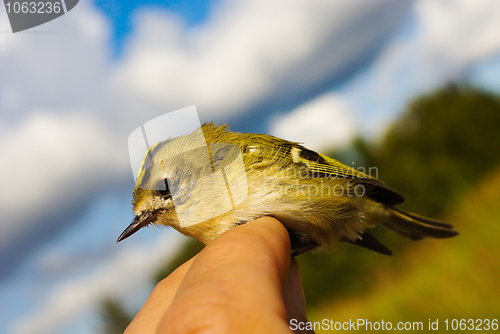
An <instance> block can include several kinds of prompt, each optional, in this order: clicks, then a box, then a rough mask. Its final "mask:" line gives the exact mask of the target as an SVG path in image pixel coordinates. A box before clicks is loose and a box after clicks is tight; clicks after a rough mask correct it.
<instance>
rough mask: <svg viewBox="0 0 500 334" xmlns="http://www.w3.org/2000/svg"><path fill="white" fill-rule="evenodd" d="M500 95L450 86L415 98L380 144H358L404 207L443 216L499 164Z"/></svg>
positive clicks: (467, 87) (433, 215)
mask: <svg viewBox="0 0 500 334" xmlns="http://www.w3.org/2000/svg"><path fill="white" fill-rule="evenodd" d="M499 129H500V97H499V96H497V95H494V94H492V93H489V92H485V91H482V90H480V89H477V88H473V87H470V86H468V85H456V84H454V85H449V86H447V87H445V88H442V89H440V90H438V91H437V92H434V93H431V94H429V95H426V96H422V97H419V98H417V99H416V100H415V101H413V102H412V103H411V104H410V105H409V107H408V109H407V110H406V112H405V113H404V114H403V116H402V117H401V118H400V119H399V120H398V121H397V122H396V123H394V124H393V125H392V127H391V128H390V129H389V130H388V132H387V133H386V135H385V136H384V138H383V140H382V141H381V142H380V143H379V144H378V145H370V144H368V143H366V142H363V141H362V140H358V141H357V143H356V146H357V148H358V149H359V150H360V151H361V152H362V153H363V155H364V156H365V157H366V160H367V164H368V165H369V166H376V167H377V168H378V169H379V177H380V179H381V180H382V181H384V182H385V183H387V184H388V185H389V186H391V187H393V188H394V189H395V190H396V191H398V192H400V193H401V194H402V195H403V196H404V197H405V198H406V203H407V204H405V206H406V208H407V209H409V210H413V211H416V212H418V213H420V214H423V215H428V216H431V217H441V216H442V215H443V214H444V213H445V212H446V210H448V209H449V208H450V206H451V205H452V204H453V203H455V202H456V201H457V199H458V198H459V197H460V195H461V194H463V193H464V192H466V191H468V190H470V189H471V188H472V187H473V186H474V185H475V184H476V183H477V182H478V181H479V180H480V179H481V177H482V176H484V175H485V174H486V173H488V172H490V171H491V170H493V169H494V168H495V167H496V166H497V165H498V164H499V163H500V131H499Z"/></svg>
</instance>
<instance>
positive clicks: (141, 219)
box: [116, 212, 156, 242]
mask: <svg viewBox="0 0 500 334" xmlns="http://www.w3.org/2000/svg"><path fill="white" fill-rule="evenodd" d="M155 219H156V216H155V215H154V214H153V213H152V212H146V213H143V214H140V215H138V216H135V218H134V220H133V221H132V223H130V225H129V226H128V227H127V228H126V229H125V231H123V232H122V234H120V236H119V237H118V240H116V242H120V241H122V240H124V239H127V238H128V237H130V236H131V235H132V234H134V233H135V232H137V231H139V230H140V229H141V228H143V227H145V226H147V225H149V224H150V223H152V222H153V221H154V220H155Z"/></svg>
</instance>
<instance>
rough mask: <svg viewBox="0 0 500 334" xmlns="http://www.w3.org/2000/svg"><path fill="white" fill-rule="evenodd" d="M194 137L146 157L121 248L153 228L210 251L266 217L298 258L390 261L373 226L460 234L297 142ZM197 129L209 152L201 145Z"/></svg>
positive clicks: (216, 130) (219, 134)
mask: <svg viewBox="0 0 500 334" xmlns="http://www.w3.org/2000/svg"><path fill="white" fill-rule="evenodd" d="M197 131H198V133H196V132H197ZM197 131H195V132H193V133H192V134H189V135H185V136H181V137H176V138H173V139H169V140H166V141H162V142H159V143H157V144H156V145H154V146H153V147H151V148H150V149H149V150H148V152H147V154H146V156H145V158H144V160H143V163H142V166H141V170H140V171H139V174H138V175H139V176H138V178H137V183H136V187H135V189H134V193H133V201H132V204H133V211H134V213H135V218H134V220H133V221H132V223H131V224H130V225H129V226H128V227H127V229H125V231H124V232H123V233H122V234H121V235H120V237H119V238H118V241H121V240H123V239H125V238H127V237H129V236H130V235H132V234H134V233H135V232H137V231H138V230H139V229H141V228H142V227H145V226H148V225H150V224H154V225H165V226H171V227H173V228H174V229H176V230H178V231H179V232H181V233H182V234H185V235H187V236H190V237H193V238H196V239H198V240H200V241H201V242H202V243H204V244H207V243H208V242H210V241H211V240H213V239H214V238H216V237H217V236H218V235H220V234H221V233H224V232H225V231H227V230H229V229H230V228H233V227H236V226H238V225H241V224H244V223H246V222H249V221H252V220H254V219H256V218H259V217H262V216H272V217H274V218H276V219H278V220H279V221H280V222H281V223H282V224H283V225H284V226H285V227H286V229H287V230H288V232H289V235H290V240H291V243H292V248H293V249H294V250H295V255H297V254H300V253H302V252H305V251H307V250H309V249H312V248H318V249H325V248H329V247H331V246H332V245H333V244H335V243H336V242H346V243H351V244H354V245H357V246H360V247H364V248H367V249H370V250H373V251H376V252H379V253H382V254H387V255H390V254H391V251H390V250H389V249H388V248H387V247H385V246H384V245H382V244H381V243H380V242H378V240H376V239H375V238H374V237H373V236H371V235H370V234H368V233H367V232H366V231H365V229H367V228H370V227H374V226H377V225H381V226H383V227H386V228H388V229H390V230H392V231H394V232H395V233H397V234H399V235H401V236H403V237H407V238H410V239H413V240H418V239H422V238H424V237H431V238H448V237H452V236H455V235H457V234H458V233H457V232H456V231H455V230H454V229H453V226H452V225H450V224H446V223H443V222H440V221H436V220H433V219H428V218H425V217H421V216H418V215H416V214H413V213H409V212H405V211H403V210H400V209H398V208H397V206H398V205H400V204H402V203H403V202H404V199H403V197H402V196H401V195H400V194H398V193H397V192H396V191H394V190H392V189H391V188H389V187H388V186H387V185H385V184H384V183H382V182H380V181H379V180H377V179H376V178H374V177H371V176H370V175H368V174H365V173H362V172H360V171H358V170H355V169H353V168H351V167H349V166H346V165H344V164H342V163H340V162H338V161H336V160H334V159H332V158H329V157H327V156H324V155H322V154H319V153H316V152H314V151H311V150H309V149H307V148H305V147H303V146H302V145H300V144H298V143H295V142H290V141H287V140H283V139H280V138H276V137H273V136H269V135H263V134H250V133H237V132H232V131H229V130H228V126H226V125H222V126H217V125H215V124H213V123H206V124H203V125H202V127H201V128H200V129H198V130H197ZM200 131H202V133H203V136H204V138H205V140H206V143H207V144H208V145H207V146H205V147H199V145H197V144H195V143H197V142H198V141H197V140H196V138H199V135H200V133H199V132H200ZM238 159H240V160H238ZM207 161H208V162H207ZM237 162H241V164H240V165H241V166H240V167H239V168H238V164H237ZM220 172H222V174H221V173H220ZM216 173H219V174H217V175H218V176H219V177H210V175H212V174H213V175H215V174H216ZM221 175H222V176H223V177H220V176H221ZM207 180H208V181H207ZM235 184H236V185H237V186H234V185H235ZM228 192H229V198H230V203H229V204H228ZM221 208H226V209H223V210H221ZM190 222H191V223H190Z"/></svg>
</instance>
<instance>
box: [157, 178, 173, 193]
mask: <svg viewBox="0 0 500 334" xmlns="http://www.w3.org/2000/svg"><path fill="white" fill-rule="evenodd" d="M155 191H157V192H159V193H160V194H162V195H170V190H169V189H168V183H167V179H161V180H160V181H158V182H157V183H156V186H155Z"/></svg>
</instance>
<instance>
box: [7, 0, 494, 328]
mask: <svg viewBox="0 0 500 334" xmlns="http://www.w3.org/2000/svg"><path fill="white" fill-rule="evenodd" d="M499 4H500V3H499V2H498V1H496V0H485V1H481V2H479V1H474V0H454V1H444V0H443V1H441V0H415V1H409V0H408V1H400V0H384V1H377V2H373V1H370V0H354V1H353V0H349V1H348V0H345V1H344V0H342V1H336V2H324V1H292V2H290V1H284V0H283V1H275V2H273V3H270V2H268V1H264V0H253V1H250V0H248V1H246V0H241V1H222V0H219V1H217V2H212V1H191V2H185V1H174V2H166V1H165V2H158V1H143V2H137V1H121V2H118V1H95V2H85V1H81V2H80V3H79V4H78V5H77V6H76V7H75V8H74V9H73V10H72V11H71V12H69V13H68V14H66V15H64V16H62V17H60V18H58V19H56V20H54V21H51V22H49V23H47V24H45V25H43V28H42V26H40V27H39V28H33V31H35V32H36V31H37V29H39V30H40V31H42V30H43V31H50V32H51V33H30V32H29V31H27V32H25V33H18V34H9V33H7V32H8V31H9V29H10V27H9V26H8V21H7V19H6V14H5V10H4V8H3V7H1V6H0V31H2V32H3V33H2V34H0V158H1V161H2V163H1V164H0V178H1V180H0V181H1V182H2V185H3V187H2V189H0V211H1V212H2V215H3V217H2V219H1V220H0V227H1V228H2V231H3V233H2V235H0V300H1V301H2V303H1V304H0V332H1V333H94V332H95V328H96V326H97V325H98V321H99V319H98V309H97V307H98V303H99V301H100V300H102V299H103V298H105V297H107V296H111V297H117V298H119V299H121V300H122V301H123V302H125V303H126V304H127V305H128V306H129V307H130V308H131V309H133V308H134V307H138V306H140V305H141V304H142V303H143V302H144V301H145V299H146V298H147V296H148V294H149V292H150V291H151V288H152V287H151V285H150V281H149V279H150V276H151V274H152V273H154V271H155V269H156V268H157V267H158V265H159V264H160V263H163V262H164V261H165V259H166V258H168V257H169V256H171V255H172V254H173V252H174V251H175V249H176V247H177V246H178V245H179V243H180V242H181V241H182V239H181V238H180V237H179V235H178V234H177V233H175V231H172V230H170V229H166V228H156V231H154V230H153V229H146V230H142V231H140V232H138V233H136V234H135V235H134V236H133V237H132V238H129V239H127V240H126V241H124V242H122V243H120V244H116V243H115V240H116V238H117V237H118V235H119V234H120V233H121V232H122V230H123V229H124V228H125V227H126V226H127V225H128V224H129V222H130V220H131V219H132V218H133V216H132V212H131V205H130V201H131V192H132V188H133V177H132V172H131V169H130V164H129V158H128V151H127V138H128V135H129V134H130V133H131V132H132V131H133V130H134V129H135V128H136V127H138V126H139V125H141V124H143V123H144V122H147V121H149V120H151V119H153V118H155V117H157V116H160V115H162V114H164V113H166V112H169V111H174V110H177V109H179V108H182V107H186V106H189V105H193V104H194V105H196V107H197V110H198V113H199V116H200V119H201V120H202V121H210V120H215V121H217V122H227V123H229V124H231V125H233V128H234V129H236V130H239V131H250V132H265V133H270V134H273V135H277V136H280V137H284V138H286V139H290V140H296V141H301V142H304V143H305V144H306V146H308V147H310V148H313V149H317V150H326V149H328V148H329V147H344V146H346V145H348V144H349V142H350V140H351V139H352V138H354V137H355V136H357V135H359V134H361V135H364V136H367V137H371V138H377V137H378V136H380V135H381V134H382V133H383V132H384V130H385V129H386V128H387V126H389V125H390V124H391V122H392V121H393V120H394V119H395V118H396V117H397V116H398V115H399V114H400V113H401V112H402V111H403V109H404V106H405V105H406V104H407V103H408V102H409V101H410V100H411V99H412V98H414V97H415V96H417V95H418V94H421V93H425V92H428V91H431V90H433V89H435V88H437V87H440V86H442V85H443V84H445V83H446V82H449V81H450V80H467V81H469V82H472V83H474V84H476V85H479V86H481V87H484V88H486V89H489V90H492V91H494V92H499V91H500V35H499V34H498V31H500V7H499V6H500V5H499ZM347 163H348V164H350V163H349V162H347ZM27 203H29V204H27Z"/></svg>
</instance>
